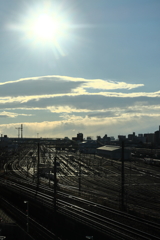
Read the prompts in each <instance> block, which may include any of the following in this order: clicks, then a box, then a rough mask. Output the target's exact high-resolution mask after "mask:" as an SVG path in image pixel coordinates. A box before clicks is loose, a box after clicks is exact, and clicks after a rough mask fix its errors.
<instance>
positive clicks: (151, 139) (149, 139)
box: [144, 133, 155, 143]
mask: <svg viewBox="0 0 160 240" xmlns="http://www.w3.org/2000/svg"><path fill="white" fill-rule="evenodd" d="M144 137H145V138H146V142H147V143H154V139H155V137H154V133H145V134H144Z"/></svg>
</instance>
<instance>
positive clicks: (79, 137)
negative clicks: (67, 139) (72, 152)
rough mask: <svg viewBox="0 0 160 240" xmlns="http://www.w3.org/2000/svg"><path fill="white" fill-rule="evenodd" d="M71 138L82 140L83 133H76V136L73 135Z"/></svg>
mask: <svg viewBox="0 0 160 240" xmlns="http://www.w3.org/2000/svg"><path fill="white" fill-rule="evenodd" d="M72 140H73V141H80V142H82V141H83V133H78V134H77V137H73V138H72Z"/></svg>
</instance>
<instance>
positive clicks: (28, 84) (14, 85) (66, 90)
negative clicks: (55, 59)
mask: <svg viewBox="0 0 160 240" xmlns="http://www.w3.org/2000/svg"><path fill="white" fill-rule="evenodd" d="M141 86H144V85H143V84H128V83H125V82H113V81H110V80H102V79H84V78H73V77H66V76H42V77H34V78H25V79H23V78H22V79H19V80H16V81H10V82H3V83H0V96H1V98H2V97H18V96H39V95H40V96H41V95H42V96H44V95H53V94H54V95H57V94H71V93H78V94H82V93H86V92H87V89H88V88H90V89H103V90H113V89H133V88H137V87H141Z"/></svg>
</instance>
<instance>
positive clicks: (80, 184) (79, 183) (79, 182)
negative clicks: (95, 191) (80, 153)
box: [79, 159, 81, 192]
mask: <svg viewBox="0 0 160 240" xmlns="http://www.w3.org/2000/svg"><path fill="white" fill-rule="evenodd" d="M80 191H81V159H79V192H80Z"/></svg>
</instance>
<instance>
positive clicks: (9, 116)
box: [0, 111, 32, 118]
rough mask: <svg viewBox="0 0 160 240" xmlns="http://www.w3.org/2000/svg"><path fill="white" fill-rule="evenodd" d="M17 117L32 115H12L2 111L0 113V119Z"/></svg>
mask: <svg viewBox="0 0 160 240" xmlns="http://www.w3.org/2000/svg"><path fill="white" fill-rule="evenodd" d="M18 116H25V117H26V116H32V114H19V113H13V112H6V111H3V112H1V113H0V118H15V117H18Z"/></svg>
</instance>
